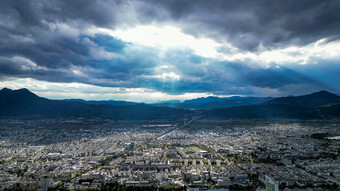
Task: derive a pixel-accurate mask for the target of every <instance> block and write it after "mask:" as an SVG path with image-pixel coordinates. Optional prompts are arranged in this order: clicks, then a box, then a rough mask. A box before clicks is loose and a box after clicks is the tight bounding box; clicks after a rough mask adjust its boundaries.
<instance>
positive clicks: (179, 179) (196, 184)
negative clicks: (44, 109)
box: [0, 120, 340, 191]
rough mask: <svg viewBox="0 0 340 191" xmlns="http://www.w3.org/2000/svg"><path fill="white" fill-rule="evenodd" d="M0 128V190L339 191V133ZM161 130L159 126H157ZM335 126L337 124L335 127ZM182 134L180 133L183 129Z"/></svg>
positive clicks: (264, 128) (57, 125)
mask: <svg viewBox="0 0 340 191" xmlns="http://www.w3.org/2000/svg"><path fill="white" fill-rule="evenodd" d="M196 123H197V124H199V128H197V127H196V126H195V123H192V124H191V125H190V126H181V125H180V124H168V123H166V124H165V123H161V122H159V121H158V122H143V123H138V124H137V123H132V122H111V121H105V122H103V121H101V122H98V121H85V120H78V121H1V126H0V164H1V165H0V185H1V186H0V190H6V189H9V190H21V189H22V190H23V189H26V190H47V189H61V188H63V189H70V190H87V189H100V188H103V187H104V186H105V185H112V184H117V185H120V186H123V187H130V188H140V187H143V188H145V189H146V188H148V189H151V190H157V189H159V190H160V189H171V188H176V189H178V190H181V189H182V190H195V191H196V190H220V191H222V190H266V189H267V190H284V189H286V190H294V189H295V190H304V189H314V188H319V189H323V188H328V189H337V188H338V186H339V184H340V156H339V152H340V144H339V140H337V139H318V138H312V135H313V134H323V133H328V134H332V133H336V132H338V131H339V126H337V125H332V123H327V125H322V126H321V127H320V126H314V125H301V124H298V123H288V124H266V125H257V126H252V125H249V126H237V125H233V126H230V125H228V126H224V125H223V122H211V121H209V122H207V121H198V122H196ZM155 124H158V125H155ZM335 124H336V123H335ZM179 127H182V128H179Z"/></svg>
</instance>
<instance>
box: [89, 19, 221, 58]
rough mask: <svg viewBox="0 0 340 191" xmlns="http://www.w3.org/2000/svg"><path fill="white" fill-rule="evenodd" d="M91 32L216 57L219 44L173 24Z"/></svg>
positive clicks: (98, 29) (145, 44)
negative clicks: (184, 31)
mask: <svg viewBox="0 0 340 191" xmlns="http://www.w3.org/2000/svg"><path fill="white" fill-rule="evenodd" d="M90 31H91V32H92V33H103V34H108V35H111V36H113V37H115V38H119V39H121V40H123V41H125V42H131V43H138V44H142V45H144V46H150V47H160V48H167V47H183V48H190V49H192V50H194V52H195V53H196V54H197V55H199V56H204V57H216V56H218V52H217V51H216V48H218V47H219V46H220V44H218V43H216V42H215V41H214V40H212V39H207V38H195V37H194V36H191V35H187V34H185V33H183V32H182V31H181V29H180V28H177V27H174V26H165V27H158V26H151V25H150V26H149V25H140V26H137V27H134V28H127V29H117V30H110V29H104V28H96V29H94V28H93V29H91V30H90Z"/></svg>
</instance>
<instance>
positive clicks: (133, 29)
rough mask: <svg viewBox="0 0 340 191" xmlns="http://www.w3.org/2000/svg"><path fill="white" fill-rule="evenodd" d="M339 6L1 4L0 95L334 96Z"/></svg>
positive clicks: (130, 1) (50, 0)
mask: <svg viewBox="0 0 340 191" xmlns="http://www.w3.org/2000/svg"><path fill="white" fill-rule="evenodd" d="M339 10H340V1H337V0H334V1H327V0H326V1H319V0H317V1H314V0H299V1H295V0H276V1H272V0H259V1H252V0H244V1H237V0H209V1H205V0H195V1H192V0H190V1H187V0H180V1H179V0H171V1H169V0H149V1H148V0H117V1H111V0H72V1H68V0H64V1H62V0H36V1H27V0H17V1H12V0H3V1H1V6H0V88H4V87H7V88H11V89H19V88H27V89H29V90H31V91H32V92H34V93H36V94H38V95H39V96H42V97H47V98H51V99H66V98H81V99H85V100H127V101H136V102H146V103H153V102H160V101H167V100H181V101H183V100H186V99H193V98H197V97H207V96H221V97H227V96H233V95H240V96H260V97H267V96H273V97H278V96H288V95H302V94H309V93H312V92H316V91H320V90H327V91H330V92H333V93H336V94H340V84H339V82H340V62H339V61H340V32H339V31H340V11H339Z"/></svg>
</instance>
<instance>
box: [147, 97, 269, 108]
mask: <svg viewBox="0 0 340 191" xmlns="http://www.w3.org/2000/svg"><path fill="white" fill-rule="evenodd" d="M271 99H273V98H272V97H241V96H232V97H222V98H221V97H215V96H209V97H201V98H196V99H191V100H185V101H184V102H183V103H159V104H154V105H159V106H166V107H175V108H183V109H196V110H197V109H213V108H223V107H235V106H246V105H254V104H260V103H264V102H266V101H269V100H271Z"/></svg>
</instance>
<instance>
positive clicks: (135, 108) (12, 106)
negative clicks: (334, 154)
mask: <svg viewBox="0 0 340 191" xmlns="http://www.w3.org/2000/svg"><path fill="white" fill-rule="evenodd" d="M220 99H223V101H221V100H220ZM253 99H255V100H258V99H262V100H261V103H258V104H252V105H247V106H233V107H224V108H218V107H217V108H214V109H210V110H201V111H199V113H200V115H201V118H203V119H332V118H340V104H339V103H340V96H338V95H335V94H332V93H329V92H326V91H320V92H316V93H312V94H309V95H303V96H292V97H281V98H274V99H273V98H256V97H254V98H253ZM266 99H269V100H267V101H265V100H266ZM198 100H199V102H201V101H202V102H205V101H206V102H205V103H197V105H198V106H200V107H201V106H202V104H203V105H204V104H208V105H209V106H210V107H211V106H213V104H215V103H216V104H219V105H220V104H221V103H223V102H225V103H227V104H229V105H231V103H232V104H237V102H235V100H236V101H239V100H241V101H242V100H243V102H240V103H241V104H245V103H250V102H253V103H254V100H252V101H249V102H245V101H244V100H251V97H230V98H226V99H224V98H217V97H212V98H211V97H210V98H208V100H219V101H212V102H208V101H207V100H204V99H198ZM83 101H84V100H67V101H65V100H50V99H46V98H42V97H39V96H37V95H35V94H34V93H32V92H30V91H29V90H27V89H19V90H10V89H7V88H4V89H2V90H0V118H36V119H41V118H78V117H84V118H101V119H113V120H153V119H172V118H173V119H176V118H177V119H178V118H180V117H188V116H192V115H193V114H194V112H192V111H190V110H186V109H178V108H171V107H159V106H154V105H148V104H138V103H134V102H123V103H120V102H119V103H115V101H112V103H114V104H131V105H111V104H107V103H110V101H94V103H92V102H91V101H84V102H85V103H83ZM196 101H197V99H196ZM233 101H234V102H233ZM164 104H174V105H176V104H177V105H178V103H164ZM182 105H186V104H184V103H182ZM187 105H189V106H193V105H194V106H195V107H197V105H195V104H187Z"/></svg>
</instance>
